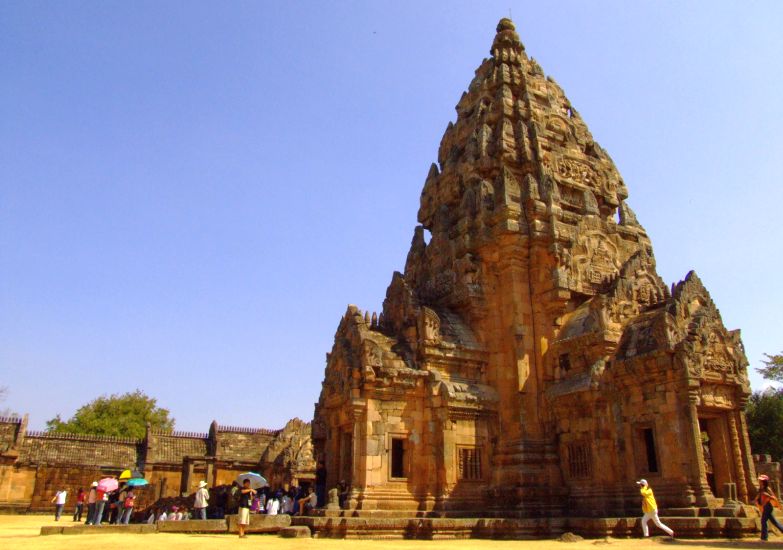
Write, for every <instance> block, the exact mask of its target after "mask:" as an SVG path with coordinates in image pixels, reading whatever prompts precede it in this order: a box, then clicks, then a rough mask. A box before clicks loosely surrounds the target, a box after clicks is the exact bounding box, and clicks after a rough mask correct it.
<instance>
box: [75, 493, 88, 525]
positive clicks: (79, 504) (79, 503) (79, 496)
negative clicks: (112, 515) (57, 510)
mask: <svg viewBox="0 0 783 550" xmlns="http://www.w3.org/2000/svg"><path fill="white" fill-rule="evenodd" d="M86 500H87V493H85V492H84V489H79V492H78V493H76V509H75V510H74V512H73V521H79V522H81V521H82V512H83V511H84V503H85V501H86Z"/></svg>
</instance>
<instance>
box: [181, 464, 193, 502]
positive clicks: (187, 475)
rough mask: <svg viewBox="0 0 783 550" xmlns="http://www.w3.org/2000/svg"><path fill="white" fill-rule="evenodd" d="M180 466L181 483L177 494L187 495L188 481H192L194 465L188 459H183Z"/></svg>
mask: <svg viewBox="0 0 783 550" xmlns="http://www.w3.org/2000/svg"><path fill="white" fill-rule="evenodd" d="M183 462H184V463H183V464H182V470H183V472H182V481H181V483H180V484H179V492H180V493H187V492H189V489H190V480H191V479H193V468H194V464H193V461H192V460H190V459H187V458H185V459H184V460H183Z"/></svg>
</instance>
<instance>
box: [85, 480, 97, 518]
mask: <svg viewBox="0 0 783 550" xmlns="http://www.w3.org/2000/svg"><path fill="white" fill-rule="evenodd" d="M97 500H98V482H97V481H93V482H92V485H91V486H90V493H89V494H88V495H87V525H93V524H94V523H95V503H96V502H97Z"/></svg>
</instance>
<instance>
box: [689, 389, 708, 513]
mask: <svg viewBox="0 0 783 550" xmlns="http://www.w3.org/2000/svg"><path fill="white" fill-rule="evenodd" d="M698 403H699V396H698V394H696V393H693V392H692V393H690V394H689V395H688V423H689V424H690V430H689V431H690V432H691V437H690V440H691V442H692V447H693V449H692V451H693V454H695V465H693V466H692V468H693V469H692V470H691V483H692V485H693V489H694V496H695V497H696V505H697V506H707V504H708V495H709V494H710V493H711V491H710V488H709V485H708V484H707V469H706V468H705V467H704V452H703V451H702V448H701V429H700V428H699V411H698V409H697V408H696V406H697V405H698Z"/></svg>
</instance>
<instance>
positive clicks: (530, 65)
mask: <svg viewBox="0 0 783 550" xmlns="http://www.w3.org/2000/svg"><path fill="white" fill-rule="evenodd" d="M490 53H491V57H489V58H488V59H485V60H484V61H483V62H482V63H481V65H480V66H479V67H478V69H477V70H476V72H475V77H474V78H473V80H472V82H470V85H469V86H468V90H467V91H466V92H465V93H463V94H462V97H461V98H460V100H459V103H458V104H457V106H456V111H457V120H456V122H455V123H449V125H448V127H447V129H446V132H445V134H444V135H443V138H442V140H441V144H440V149H439V151H438V161H437V163H435V164H433V165H432V167H431V168H430V170H429V174H428V176H427V178H426V181H425V183H424V189H423V191H422V193H421V204H420V207H419V212H418V221H419V223H420V224H421V225H419V226H417V227H416V228H415V229H414V233H413V241H412V243H411V247H410V252H409V253H408V257H407V260H406V262H405V270H404V272H402V273H399V272H395V273H394V274H393V276H392V280H391V284H390V285H389V287H388V290H387V292H386V298H385V300H384V302H383V312H382V313H380V314H375V313H372V314H370V313H369V312H366V313H364V312H362V311H360V310H359V309H358V308H357V307H355V306H349V307H348V311H347V312H346V313H345V315H344V317H343V318H342V319H341V321H340V324H339V327H338V329H337V333H336V335H335V341H334V347H333V348H332V351H331V353H329V354H328V355H327V365H326V370H325V379H324V381H323V387H322V391H321V395H320V398H319V400H318V403H317V404H316V408H315V419H314V423H313V444H314V447H315V453H316V455H317V456H323V457H325V460H326V467H327V471H328V484H329V485H330V486H331V485H334V484H336V483H337V482H338V481H340V480H345V481H346V482H348V483H349V484H350V486H351V491H350V494H349V495H348V499H347V501H346V504H345V506H344V508H345V509H344V510H342V511H341V512H340V514H341V515H342V516H343V517H353V516H359V517H362V516H368V517H371V516H375V517H399V516H404V515H407V516H408V517H416V516H418V517H442V518H449V517H454V518H456V517H463V518H464V517H477V516H483V517H513V518H536V517H547V518H557V517H564V518H570V517H583V518H587V517H601V518H609V517H630V516H637V515H639V514H640V500H639V494H638V490H637V488H636V487H635V485H634V480H637V479H639V478H642V477H643V478H646V479H648V480H649V482H650V484H651V485H652V486H653V488H654V489H655V492H656V496H657V498H658V502H659V506H660V507H661V508H662V511H663V513H664V515H666V514H667V513H668V514H669V515H674V516H678V515H679V516H681V517H692V518H703V517H716V516H721V517H723V516H731V515H733V516H735V517H736V516H739V517H742V516H743V510H745V509H744V508H743V506H742V505H741V504H740V503H748V502H749V497H750V498H752V497H753V496H754V495H755V487H754V484H755V483H756V481H755V467H754V463H753V458H752V455H751V449H750V445H749V442H748V436H747V428H746V421H745V416H744V413H743V408H744V406H745V403H746V400H747V398H748V396H749V393H750V388H749V384H748V379H747V373H746V367H747V360H746V358H745V354H744V351H743V346H742V341H741V340H740V333H739V331H738V330H727V329H726V327H725V326H724V324H723V321H722V319H721V316H720V313H719V311H718V309H717V307H716V306H715V304H714V303H713V301H712V299H711V298H710V295H709V293H708V292H707V290H706V289H705V287H704V286H703V284H702V282H701V281H700V279H699V278H698V277H697V276H696V274H695V273H694V272H690V273H688V274H687V275H686V277H685V278H684V280H682V281H681V282H679V283H677V284H675V285H673V286H672V287H671V288H670V287H669V286H667V285H666V284H665V283H664V281H663V280H662V279H661V277H660V276H659V275H658V274H657V273H656V269H655V259H654V256H653V249H652V244H651V242H650V239H649V237H648V235H647V233H646V232H645V230H644V228H643V227H642V225H641V224H640V222H639V221H638V220H637V218H636V216H635V215H634V213H633V211H632V210H631V208H630V207H629V205H628V203H627V199H628V189H627V187H626V184H625V182H624V181H623V178H622V176H621V175H620V173H619V172H618V170H617V168H616V167H615V165H614V163H613V162H612V160H611V158H610V157H609V155H608V154H607V153H606V152H605V151H604V150H603V149H602V148H601V147H600V146H599V145H598V143H596V142H595V141H594V140H593V136H592V135H591V134H590V131H589V130H588V128H587V126H586V124H585V122H584V121H583V120H582V118H581V117H580V115H579V113H578V112H577V111H576V109H575V108H574V107H573V105H572V104H571V103H570V101H569V100H568V98H567V97H566V96H565V94H564V92H563V90H562V89H561V88H560V87H559V86H558V85H557V83H556V82H555V81H554V80H553V79H552V78H550V77H547V76H545V75H544V72H543V70H542V69H541V67H540V66H539V65H538V63H536V61H535V60H534V59H533V58H531V57H528V55H527V54H526V52H525V48H524V46H523V45H522V44H521V42H520V39H519V36H518V35H517V33H516V31H515V27H514V24H513V23H512V22H511V21H510V20H508V19H502V20H501V21H500V23H499V24H498V26H497V34H496V36H495V38H494V41H493V43H492V47H491V50H490ZM731 505H733V506H734V508H731ZM716 510H719V511H721V513H716ZM732 510H733V511H732ZM745 511H747V510H745ZM722 525H723V524H722ZM675 530H676V528H675Z"/></svg>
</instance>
